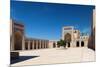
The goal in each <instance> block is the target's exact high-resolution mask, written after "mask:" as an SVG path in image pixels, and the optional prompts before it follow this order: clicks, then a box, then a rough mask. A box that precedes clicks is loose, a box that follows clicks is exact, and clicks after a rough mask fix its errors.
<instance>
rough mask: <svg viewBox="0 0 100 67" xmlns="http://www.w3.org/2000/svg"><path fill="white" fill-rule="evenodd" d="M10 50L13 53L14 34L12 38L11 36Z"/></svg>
mask: <svg viewBox="0 0 100 67" xmlns="http://www.w3.org/2000/svg"><path fill="white" fill-rule="evenodd" d="M10 50H11V51H13V50H14V36H13V34H12V36H11V43H10Z"/></svg>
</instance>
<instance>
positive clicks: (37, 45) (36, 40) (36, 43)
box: [36, 40, 38, 49]
mask: <svg viewBox="0 0 100 67" xmlns="http://www.w3.org/2000/svg"><path fill="white" fill-rule="evenodd" d="M36 49H38V40H36Z"/></svg>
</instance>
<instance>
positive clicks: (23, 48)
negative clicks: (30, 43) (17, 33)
mask: <svg viewBox="0 0 100 67" xmlns="http://www.w3.org/2000/svg"><path fill="white" fill-rule="evenodd" d="M22 50H25V39H24V36H23V38H22Z"/></svg>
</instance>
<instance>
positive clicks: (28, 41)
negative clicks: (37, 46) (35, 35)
mask: <svg viewBox="0 0 100 67" xmlns="http://www.w3.org/2000/svg"><path fill="white" fill-rule="evenodd" d="M28 50H30V41H28Z"/></svg>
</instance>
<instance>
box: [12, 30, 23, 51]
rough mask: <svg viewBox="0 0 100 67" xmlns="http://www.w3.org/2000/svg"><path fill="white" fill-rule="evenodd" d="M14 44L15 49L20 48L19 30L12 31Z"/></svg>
mask: <svg viewBox="0 0 100 67" xmlns="http://www.w3.org/2000/svg"><path fill="white" fill-rule="evenodd" d="M14 45H15V46H14V48H15V50H21V49H22V33H21V32H20V31H17V32H15V33H14Z"/></svg>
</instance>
